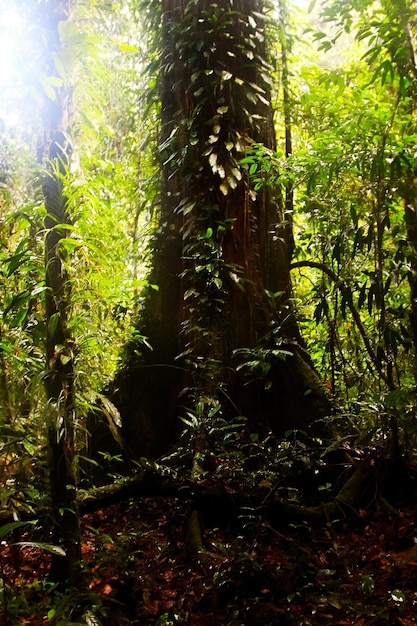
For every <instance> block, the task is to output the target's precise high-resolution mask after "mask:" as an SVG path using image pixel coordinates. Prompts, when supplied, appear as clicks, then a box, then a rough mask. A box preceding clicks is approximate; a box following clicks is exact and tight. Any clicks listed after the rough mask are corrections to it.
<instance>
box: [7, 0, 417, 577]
mask: <svg viewBox="0 0 417 626" xmlns="http://www.w3.org/2000/svg"><path fill="white" fill-rule="evenodd" d="M416 17H417V11H416V8H415V6H414V4H413V3H412V2H411V1H409V0H395V1H392V2H391V1H388V0H387V1H386V0H382V1H380V2H377V1H373V0H358V1H357V2H355V3H346V2H344V1H343V0H321V1H320V2H319V1H317V2H314V0H313V2H311V3H310V5H309V6H308V5H307V3H304V2H302V1H301V0H300V1H299V2H287V0H277V1H276V2H271V3H269V2H268V3H263V2H261V0H230V2H229V1H228V2H226V0H216V1H214V2H211V1H209V0H189V1H180V0H162V1H161V2H157V1H156V0H152V1H151V2H140V1H139V0H119V1H117V2H116V1H115V2H108V1H105V0H102V1H100V0H62V1H60V2H53V1H52V0H19V1H18V0H15V1H13V0H1V1H0V59H1V61H0V70H1V71H0V276H1V284H2V289H1V291H0V433H1V441H2V443H1V449H2V466H1V467H2V473H3V476H4V477H5V479H6V481H5V484H4V487H2V492H3V493H2V502H3V503H4V508H5V509H9V511H10V510H12V512H13V515H14V517H13V520H14V521H15V522H16V521H18V522H19V523H20V521H21V520H22V519H23V518H25V519H27V518H28V516H29V517H30V515H31V514H32V513H33V512H35V511H37V510H38V508H39V507H40V506H41V505H42V506H44V500H45V498H46V500H47V502H48V505H47V506H48V507H49V510H50V514H51V519H52V522H51V527H52V530H51V535H50V542H51V545H52V544H53V545H56V546H58V547H60V548H61V551H59V550H58V551H57V552H56V553H55V554H54V556H53V564H52V577H53V578H54V579H55V580H57V581H59V582H62V581H68V580H70V581H73V582H74V580H76V579H77V577H78V575H79V571H80V561H81V547H80V546H81V539H80V535H79V513H80V510H79V507H80V506H81V508H82V505H80V490H81V491H82V490H83V489H84V488H85V489H89V488H90V487H92V486H98V485H103V484H105V483H113V482H114V481H116V482H117V480H119V479H120V480H121V477H122V476H123V477H124V476H126V474H128V475H130V476H131V475H132V473H133V474H134V475H135V472H137V471H138V468H139V470H140V471H144V467H145V466H146V467H149V466H148V465H146V464H145V465H144V463H145V461H144V458H146V459H147V461H146V462H147V463H151V462H152V463H154V462H155V461H156V460H158V462H159V463H161V465H164V466H165V465H166V466H169V467H171V468H172V467H175V468H176V469H178V467H181V468H182V469H183V470H184V472H187V475H189V477H190V480H192V481H197V482H198V481H200V480H201V479H203V478H205V477H206V476H207V475H212V476H216V478H221V479H224V480H226V479H227V477H228V476H229V474H228V473H227V472H229V471H231V470H230V467H231V466H232V465H233V464H234V463H235V464H236V467H238V468H239V470H236V471H239V472H241V475H242V477H243V476H244V477H245V478H244V480H249V481H250V480H252V481H254V483H253V484H255V483H256V482H258V483H259V480H261V481H262V480H265V481H267V482H268V484H269V481H270V480H271V475H272V474H271V473H274V472H277V473H278V475H281V474H282V475H284V474H285V476H287V477H288V476H289V475H291V476H292V474H293V472H294V465H293V461H294V459H295V461H296V462H297V463H299V465H297V467H298V468H300V467H301V466H302V467H303V468H304V469H305V468H306V466H308V467H309V468H310V469H311V467H314V471H315V470H317V472H319V470H321V468H322V465H323V464H324V460H323V459H325V458H326V455H328V454H330V453H333V452H335V451H339V452H341V451H342V453H343V455H344V454H345V453H346V452H347V453H348V455H350V456H349V460H348V462H349V463H350V462H351V461H352V458H353V457H354V456H355V455H357V456H358V457H360V458H363V455H365V456H366V455H367V454H369V453H370V451H372V455H375V454H377V455H382V456H383V457H384V459H390V461H393V462H396V463H397V462H398V463H400V462H401V463H403V462H407V463H409V462H412V461H413V455H414V449H415V443H416V434H417V425H416V408H415V404H416V397H415V394H416V383H417V365H416V350H417V217H416V210H417V193H416V185H415V181H416V158H417V150H416V147H417V132H416V107H417V62H416V56H415V36H416V32H415V31H416ZM272 441H273V442H274V443H273V444H272V443H271V442H272ZM270 445H271V446H272V448H271V447H270ZM266 451H267V452H266ZM291 455H292V456H291ZM257 456H259V457H262V461H259V459H258V461H255V460H254V458H255V457H257ZM223 457H224V458H227V462H225V463H224V464H223V461H222V460H221V459H223ZM290 458H291V460H289V459H290ZM355 458H356V457H355ZM372 458H373V459H374V457H372ZM219 459H220V460H219ZM277 459H278V460H277ZM313 459H314V461H313ZM345 461H346V459H345V456H343V464H345ZM268 463H270V466H269V468H268V467H267V465H268ZM226 466H227V471H226V470H225V467H226ZM152 467H153V469H154V470H155V466H152ZM355 467H356V466H355ZM222 468H223V469H222ZM254 468H255V469H256V471H257V472H258V474H259V473H262V472H264V474H265V475H263V474H262V476H261V477H260V476H259V475H258V477H257V479H256V480H255V479H254V478H253V476H254V472H255V469H254ZM368 469H369V468H368ZM155 471H156V470H155ZM222 471H224V472H225V474H224V475H223V474H222ZM297 471H298V470H297ZM361 471H362V470H361ZM268 472H269V473H268ZM280 472H281V474H280ZM255 473H256V472H255ZM295 473H296V472H295ZM367 476H368V474H366V477H367ZM250 477H252V478H250ZM363 477H364V475H363V474H360V476H359V479H358V480H359V483H360V485H362V483H361V481H362V480H363ZM242 480H243V478H242ZM226 482H227V480H226ZM272 482H273V481H272ZM326 484H327V483H326ZM329 484H330V483H329ZM348 484H349V487H348V489H347V491H346V490H345V492H344V495H345V497H346V498H347V499H346V500H345V501H344V502H345V504H346V505H347V504H349V506H353V504H354V498H353V496H352V493H353V491H352V484H351V483H348ZM333 486H334V485H333ZM338 486H339V487H340V485H338ZM345 487H346V485H345ZM342 489H343V488H342ZM347 492H348V495H346V494H347ZM295 499H296V500H297V507H298V506H301V504H302V503H301V499H302V497H301V496H299V497H298V496H297V498H295ZM329 511H330V509H329ZM332 511H333V509H332ZM286 512H287V514H288V515H291V514H292V513H294V514H295V509H291V511H290V512H289V511H288V510H286ZM299 514H300V510H299V509H297V515H299ZM310 514H311V515H313V516H314V515H316V514H317V515H319V514H318V512H317V511H315V512H314V513H311V511H310ZM0 530H1V529H0Z"/></svg>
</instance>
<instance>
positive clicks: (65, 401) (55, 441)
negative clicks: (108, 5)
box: [43, 1, 81, 584]
mask: <svg viewBox="0 0 417 626" xmlns="http://www.w3.org/2000/svg"><path fill="white" fill-rule="evenodd" d="M69 8H70V2H69V1H67V2H61V3H59V5H57V4H56V3H55V2H53V1H51V2H49V3H48V4H47V6H46V7H45V9H44V11H45V12H44V25H45V32H46V36H47V50H46V57H47V59H46V60H47V67H48V70H49V73H48V76H52V75H53V74H54V64H53V58H54V56H55V55H57V54H59V51H60V39H59V23H60V22H61V21H63V20H66V19H68V15H69ZM70 111H71V102H70V93H69V90H68V89H66V88H65V87H61V88H60V89H57V90H56V98H55V99H54V100H49V101H47V102H46V104H45V112H44V113H45V118H44V119H45V124H44V128H45V141H44V151H45V157H46V159H47V164H48V165H47V167H48V172H47V174H46V175H45V177H44V182H43V191H44V197H45V208H46V218H45V230H46V237H45V282H46V287H47V290H46V296H45V306H46V328H47V330H46V376H45V387H46V392H47V397H48V404H49V412H48V417H49V421H48V455H49V480H50V495H51V506H52V517H53V519H52V523H53V543H54V544H56V545H57V546H59V547H60V548H62V550H63V552H62V553H56V554H55V553H54V555H53V560H52V567H51V578H52V579H53V580H55V581H69V582H71V583H72V584H76V583H78V582H79V580H78V577H79V573H80V564H81V543H80V531H79V519H78V506H77V500H76V476H75V465H74V414H75V406H74V396H75V393H74V371H73V340H72V338H71V335H70V332H69V329H68V313H69V306H70V291H71V288H70V281H69V277H68V274H67V272H66V269H65V267H64V265H63V263H62V261H61V258H62V255H63V253H64V246H63V243H64V240H65V238H66V237H67V233H68V231H67V229H66V227H65V226H66V225H67V224H69V222H70V220H69V216H68V210H67V209H68V206H67V204H68V203H67V198H66V197H65V195H64V193H63V177H64V176H65V175H66V174H67V171H68V163H69V155H70V150H71V146H70V142H69V139H68V138H69V128H70V117H71V115H70ZM64 553H65V554H64Z"/></svg>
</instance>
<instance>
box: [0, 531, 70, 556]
mask: <svg viewBox="0 0 417 626" xmlns="http://www.w3.org/2000/svg"><path fill="white" fill-rule="evenodd" d="M0 530H1V529H0ZM14 545H15V546H28V547H29V548H39V550H45V552H50V553H51V554H55V555H57V556H66V552H65V550H64V549H63V548H61V547H60V546H55V545H54V544H53V543H44V542H42V541H18V542H17V543H15V544H14Z"/></svg>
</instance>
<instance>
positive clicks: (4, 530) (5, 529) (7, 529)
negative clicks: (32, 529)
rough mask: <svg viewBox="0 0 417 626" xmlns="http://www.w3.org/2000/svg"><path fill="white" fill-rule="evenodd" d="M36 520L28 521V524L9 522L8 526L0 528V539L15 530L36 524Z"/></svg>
mask: <svg viewBox="0 0 417 626" xmlns="http://www.w3.org/2000/svg"><path fill="white" fill-rule="evenodd" d="M36 523H37V520H30V521H28V522H10V523H9V524H4V525H3V526H0V539H3V537H5V536H6V535H8V534H9V533H10V532H12V531H13V530H16V529H17V528H23V527H24V526H28V525H31V524H32V525H33V524H36Z"/></svg>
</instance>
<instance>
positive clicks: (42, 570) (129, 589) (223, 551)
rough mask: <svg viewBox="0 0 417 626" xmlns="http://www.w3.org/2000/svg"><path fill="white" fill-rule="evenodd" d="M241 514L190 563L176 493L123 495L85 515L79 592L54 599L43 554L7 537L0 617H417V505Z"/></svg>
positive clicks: (110, 625)
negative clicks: (270, 516)
mask: <svg viewBox="0 0 417 626" xmlns="http://www.w3.org/2000/svg"><path fill="white" fill-rule="evenodd" d="M246 514H247V512H245V511H242V525H241V528H240V530H239V531H238V532H236V530H231V529H221V530H220V529H216V528H205V529H203V533H202V539H203V551H202V552H200V553H199V554H197V555H196V556H194V558H192V559H190V556H189V554H188V553H187V550H186V541H185V539H184V528H185V525H186V519H187V515H188V511H187V505H186V503H185V502H183V501H181V500H178V499H174V498H171V499H167V498H142V499H140V500H138V501H135V500H133V499H130V500H127V501H125V502H121V503H119V504H115V505H111V506H108V507H106V508H103V509H102V510H98V511H96V512H94V513H91V514H88V515H85V516H84V517H83V519H82V532H83V544H82V552H83V558H84V563H85V569H86V581H85V586H86V587H87V588H88V591H87V593H81V592H80V591H79V590H78V591H74V592H71V591H70V590H66V591H65V593H63V594H62V595H59V593H58V591H57V590H54V588H53V586H52V585H51V584H50V583H46V582H45V580H47V574H48V568H49V562H50V557H49V556H48V552H47V551H45V550H42V549H40V547H39V546H28V545H26V546H20V547H19V548H18V553H17V552H16V550H17V549H16V547H14V548H13V546H12V545H11V543H9V542H7V541H3V542H2V545H1V555H0V556H1V568H2V579H3V585H2V591H1V594H2V598H1V599H2V605H3V606H2V610H3V614H2V617H1V618H0V624H1V626H15V625H17V624H31V625H32V626H40V625H41V624H42V625H44V624H57V625H59V624H62V625H64V624H87V625H89V626H99V625H103V626H119V625H120V626H122V625H128V624H132V625H133V624H136V625H148V624H153V625H157V626H164V625H171V624H172V625H175V624H179V625H181V624H189V625H190V626H226V625H239V624H241V625H248V626H251V625H252V624H253V625H256V626H262V625H265V626H267V625H274V624H277V625H279V624H282V625H287V624H288V625H290V624H291V625H297V626H298V625H300V626H301V625H306V626H308V625H310V624H314V625H320V626H324V625H327V624H329V625H330V624H332V625H338V626H345V625H348V624H349V625H355V626H362V625H364V626H368V625H371V624H372V625H373V624H375V625H382V624H390V625H391V624H399V625H404V626H407V625H409V624H417V517H416V510H412V509H409V510H406V511H402V512H398V513H397V514H391V513H386V512H382V511H378V510H375V509H374V510H372V511H371V510H368V511H367V510H361V511H359V512H357V514H355V516H354V517H353V518H351V519H349V520H340V521H338V522H336V523H332V524H328V525H326V526H325V527H324V528H323V527H322V528H320V529H317V528H315V529H313V528H311V527H310V526H309V525H308V524H306V523H302V524H298V525H293V526H291V525H289V526H288V525H287V526H286V527H282V528H280V529H279V530H277V529H274V528H272V527H271V526H269V525H268V524H267V523H266V522H264V521H263V520H262V519H261V518H257V517H256V516H254V515H253V514H252V513H251V512H249V513H248V514H247V517H245V515H246ZM22 538H23V540H27V539H28V538H29V539H30V537H27V536H26V535H25V534H23V537H21V539H22ZM81 598H82V600H81ZM88 603H90V604H89V608H86V606H87V605H88ZM81 604H82V605H83V608H82V609H81V608H80V607H81ZM77 612H78V617H77V616H76V614H77ZM64 615H65V616H66V617H64Z"/></svg>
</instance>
